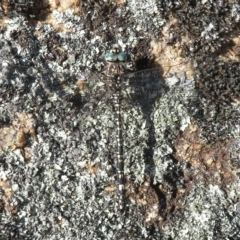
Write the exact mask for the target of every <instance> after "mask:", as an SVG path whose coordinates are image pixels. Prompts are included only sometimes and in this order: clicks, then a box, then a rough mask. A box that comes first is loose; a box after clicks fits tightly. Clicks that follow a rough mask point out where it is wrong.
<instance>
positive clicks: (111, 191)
mask: <svg viewBox="0 0 240 240" xmlns="http://www.w3.org/2000/svg"><path fill="white" fill-rule="evenodd" d="M104 191H106V192H108V193H115V192H116V191H117V187H116V186H107V187H105V188H104Z"/></svg>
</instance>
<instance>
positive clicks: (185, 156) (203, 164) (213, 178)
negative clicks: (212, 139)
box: [174, 125, 236, 186]
mask: <svg viewBox="0 0 240 240" xmlns="http://www.w3.org/2000/svg"><path fill="white" fill-rule="evenodd" d="M200 133H201V131H200V129H199V128H197V127H196V126H194V125H190V126H189V127H188V128H187V129H186V130H185V131H184V132H183V133H182V134H181V135H180V136H179V137H178V138H177V139H176V141H175V149H176V153H175V154H174V157H175V158H176V159H177V160H179V161H187V162H189V163H190V164H191V166H192V167H194V168H197V169H198V170H199V173H198V174H197V177H196V179H198V180H197V181H203V182H204V183H205V184H206V185H209V184H212V185H221V186H225V185H228V184H229V183H231V182H234V181H235V180H236V177H235V175H234V174H233V173H232V171H231V163H230V150H229V149H230V145H231V141H230V140H226V141H223V142H216V143H214V144H206V143H205V142H204V141H203V140H202V139H201V138H200Z"/></svg>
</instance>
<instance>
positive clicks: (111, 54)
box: [105, 44, 127, 62]
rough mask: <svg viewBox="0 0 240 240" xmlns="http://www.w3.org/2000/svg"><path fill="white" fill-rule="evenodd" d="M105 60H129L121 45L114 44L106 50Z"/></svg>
mask: <svg viewBox="0 0 240 240" xmlns="http://www.w3.org/2000/svg"><path fill="white" fill-rule="evenodd" d="M105 60H106V61H107V62H125V61H126V60H127V54H126V53H124V52H121V50H120V47H119V46H118V45H117V44H114V45H113V46H112V48H111V49H110V50H109V51H108V52H106V54H105Z"/></svg>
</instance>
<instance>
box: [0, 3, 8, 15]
mask: <svg viewBox="0 0 240 240" xmlns="http://www.w3.org/2000/svg"><path fill="white" fill-rule="evenodd" d="M0 4H1V7H2V10H3V12H4V13H6V12H8V10H9V9H10V3H9V1H8V0H2V1H1V3H0Z"/></svg>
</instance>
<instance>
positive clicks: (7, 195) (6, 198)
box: [0, 179, 18, 214]
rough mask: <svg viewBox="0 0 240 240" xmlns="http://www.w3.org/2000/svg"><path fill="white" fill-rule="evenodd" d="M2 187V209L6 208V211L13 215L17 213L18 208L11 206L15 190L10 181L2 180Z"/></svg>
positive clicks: (0, 183) (0, 185)
mask: <svg viewBox="0 0 240 240" xmlns="http://www.w3.org/2000/svg"><path fill="white" fill-rule="evenodd" d="M0 187H1V188H2V189H3V192H4V194H3V196H2V199H0V202H1V208H4V209H5V210H6V211H8V212H11V213H13V214H15V213H17V211H18V206H13V205H12V204H11V199H12V196H13V190H12V186H11V183H10V181H9V180H2V179H0Z"/></svg>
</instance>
